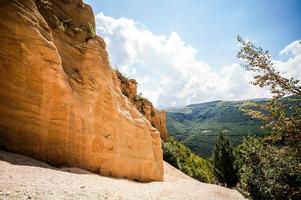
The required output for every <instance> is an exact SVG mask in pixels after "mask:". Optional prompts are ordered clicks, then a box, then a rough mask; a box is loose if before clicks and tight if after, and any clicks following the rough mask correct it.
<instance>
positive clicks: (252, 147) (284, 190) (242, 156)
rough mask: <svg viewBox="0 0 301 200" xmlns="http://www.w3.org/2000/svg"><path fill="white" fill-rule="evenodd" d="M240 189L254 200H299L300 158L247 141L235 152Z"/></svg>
mask: <svg viewBox="0 0 301 200" xmlns="http://www.w3.org/2000/svg"><path fill="white" fill-rule="evenodd" d="M236 158H237V164H238V165H239V168H240V183H241V185H240V187H241V189H242V191H243V192H244V193H245V194H246V195H247V196H249V197H251V198H253V199H254V200H261V199H266V200H270V199H271V200H278V199H279V200H283V199H292V200H297V199H301V187H300V186H301V165H300V163H301V157H300V154H298V152H297V151H296V149H295V148H293V147H289V146H275V145H271V144H269V143H267V142H266V141H265V140H264V139H257V138H251V137H250V138H247V139H245V140H244V142H243V143H242V144H241V145H239V146H238V147H237V148H236Z"/></svg>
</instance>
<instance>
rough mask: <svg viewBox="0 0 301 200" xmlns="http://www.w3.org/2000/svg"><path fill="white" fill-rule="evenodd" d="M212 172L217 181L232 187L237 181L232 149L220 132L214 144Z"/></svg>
mask: <svg viewBox="0 0 301 200" xmlns="http://www.w3.org/2000/svg"><path fill="white" fill-rule="evenodd" d="M213 156H214V157H213V159H214V172H215V175H216V177H217V179H218V182H219V183H223V184H226V186H227V187H234V186H235V185H236V184H237V182H238V175H237V168H236V166H235V157H234V154H233V149H232V147H231V145H230V142H229V140H228V138H227V137H225V136H224V134H223V133H221V134H220V135H219V137H218V139H217V141H216V143H215V145H214V155H213Z"/></svg>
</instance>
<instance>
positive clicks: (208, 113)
mask: <svg viewBox="0 0 301 200" xmlns="http://www.w3.org/2000/svg"><path fill="white" fill-rule="evenodd" d="M266 101H267V99H254V100H246V101H212V102H206V103H199V104H192V105H188V106H186V107H180V108H168V109H166V110H167V129H168V132H169V134H170V135H172V136H174V137H175V138H176V139H178V140H179V141H181V142H182V143H184V144H185V145H187V146H188V147H190V148H191V149H192V150H193V151H194V152H195V153H197V154H198V155H201V156H204V157H209V156H210V155H211V153H212V150H213V145H214V143H215V141H216V139H217V136H218V135H219V133H220V132H224V133H225V135H227V136H228V137H229V139H230V141H231V143H232V144H233V145H237V144H239V143H240V142H241V141H242V139H243V138H244V137H245V136H248V135H257V136H261V135H263V134H266V133H267V132H266V131H265V130H263V129H261V128H260V127H261V125H262V122H260V121H258V120H256V119H252V118H250V117H249V116H247V115H245V113H244V112H243V111H242V110H241V108H242V106H244V105H247V104H248V103H250V102H256V103H259V104H264V103H266Z"/></svg>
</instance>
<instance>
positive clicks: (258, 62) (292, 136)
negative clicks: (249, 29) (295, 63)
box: [237, 36, 301, 143]
mask: <svg viewBox="0 0 301 200" xmlns="http://www.w3.org/2000/svg"><path fill="white" fill-rule="evenodd" d="M237 40H238V42H239V43H240V45H241V48H240V51H239V52H238V54H237V57H238V58H240V59H241V60H242V66H243V67H244V68H245V69H246V70H247V71H252V72H255V73H256V74H257V75H256V76H255V77H254V81H253V82H252V84H253V85H255V86H259V87H269V88H270V91H271V93H272V94H273V99H272V100H271V101H270V102H269V103H268V104H267V105H266V107H265V109H266V110H268V111H269V112H267V113H263V112H260V111H255V110H254V109H246V111H247V113H248V114H249V115H250V116H251V117H254V118H256V119H260V120H263V121H265V124H266V125H265V128H268V129H270V130H271V131H272V133H273V134H272V135H271V137H270V138H269V139H271V140H273V141H277V142H281V143H286V142H293V143H294V142H295V141H300V139H301V131H300V130H301V85H300V84H299V80H296V79H294V78H286V77H283V76H282V75H281V74H280V72H279V71H277V70H276V68H275V66H274V63H273V61H272V57H271V55H270V54H269V52H268V51H265V50H263V49H262V48H261V47H256V46H255V45H254V44H253V43H252V42H250V41H249V42H246V41H244V40H243V39H242V38H241V37H240V36H238V37H237ZM284 96H293V98H289V101H290V102H286V104H284V103H283V101H282V102H281V101H280V99H281V98H283V97H284Z"/></svg>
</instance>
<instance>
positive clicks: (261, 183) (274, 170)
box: [236, 36, 301, 200]
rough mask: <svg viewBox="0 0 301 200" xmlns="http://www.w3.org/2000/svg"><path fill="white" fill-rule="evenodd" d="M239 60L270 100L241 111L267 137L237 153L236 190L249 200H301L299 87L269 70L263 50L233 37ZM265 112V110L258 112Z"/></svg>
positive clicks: (268, 57) (269, 60)
mask: <svg viewBox="0 0 301 200" xmlns="http://www.w3.org/2000/svg"><path fill="white" fill-rule="evenodd" d="M237 39H238V42H239V43H240V44H241V49H240V51H239V52H238V55H237V56H238V58H240V59H241V60H242V62H243V63H242V66H243V67H244V68H245V69H246V70H247V71H252V72H254V73H256V76H255V77H254V81H253V82H252V83H253V84H254V85H257V86H260V87H269V88H270V91H271V93H272V94H273V98H272V100H271V101H270V102H269V103H267V104H266V105H265V106H264V107H263V109H259V110H261V111H258V109H257V111H255V110H254V107H256V104H255V105H252V106H251V107H249V108H245V111H246V113H247V114H248V115H250V116H251V117H254V118H256V119H261V120H263V121H264V122H265V126H264V128H267V129H270V130H271V134H270V135H268V136H266V137H263V138H248V139H246V140H244V141H243V143H242V144H241V145H239V146H238V147H237V148H236V159H237V161H238V162H237V163H238V164H239V172H240V183H241V189H242V190H243V192H244V193H245V194H247V195H248V196H250V197H252V199H254V200H260V199H265V200H270V199H271V200H282V199H292V200H293V199H296V200H297V199H301V188H300V185H301V145H300V144H301V86H300V84H299V80H296V79H294V78H287V77H284V76H282V75H281V74H280V72H279V71H277V70H276V67H275V66H274V62H273V61H272V57H271V55H270V54H269V52H268V51H264V50H263V49H262V48H260V47H256V46H255V45H254V44H253V43H252V42H246V41H244V40H243V39H242V38H241V37H239V36H238V38H237ZM263 110H264V111H263Z"/></svg>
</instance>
